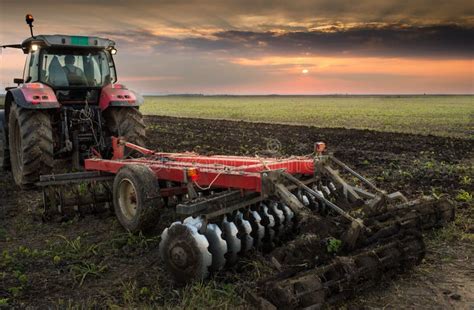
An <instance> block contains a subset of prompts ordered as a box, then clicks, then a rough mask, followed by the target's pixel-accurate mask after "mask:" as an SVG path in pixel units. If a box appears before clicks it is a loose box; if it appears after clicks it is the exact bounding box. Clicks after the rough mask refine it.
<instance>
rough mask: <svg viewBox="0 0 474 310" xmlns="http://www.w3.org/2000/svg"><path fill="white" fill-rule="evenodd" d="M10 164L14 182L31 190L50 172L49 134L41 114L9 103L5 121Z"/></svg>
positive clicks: (47, 119)
mask: <svg viewBox="0 0 474 310" xmlns="http://www.w3.org/2000/svg"><path fill="white" fill-rule="evenodd" d="M8 123H9V124H8V132H9V146H10V161H11V169H12V174H13V178H14V180H15V183H16V184H17V185H19V186H21V187H22V188H27V187H31V186H32V185H33V184H34V183H35V182H37V181H38V180H39V176H40V175H42V174H50V173H51V171H52V169H53V147H54V146H53V131H52V127H51V118H50V116H49V114H48V113H47V112H45V111H39V110H28V109H24V108H21V107H19V106H17V105H16V104H14V103H13V104H12V106H11V109H10V115H9V121H8Z"/></svg>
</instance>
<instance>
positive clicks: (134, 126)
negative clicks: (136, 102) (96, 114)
mask: <svg viewBox="0 0 474 310" xmlns="http://www.w3.org/2000/svg"><path fill="white" fill-rule="evenodd" d="M104 117H105V122H106V125H107V128H108V129H109V131H110V133H111V134H112V135H113V136H117V137H124V138H125V139H126V140H127V142H131V143H133V144H137V145H140V146H145V140H146V132H145V127H146V126H145V123H144V121H143V115H142V114H141V113H140V111H139V110H138V109H136V108H132V107H130V108H122V107H109V108H108V109H107V110H105V111H104Z"/></svg>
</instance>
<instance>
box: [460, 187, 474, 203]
mask: <svg viewBox="0 0 474 310" xmlns="http://www.w3.org/2000/svg"><path fill="white" fill-rule="evenodd" d="M472 197H473V195H472V193H469V192H467V191H465V190H463V189H461V190H460V191H459V193H458V194H457V195H456V200H458V201H461V202H467V203H469V202H471V201H472Z"/></svg>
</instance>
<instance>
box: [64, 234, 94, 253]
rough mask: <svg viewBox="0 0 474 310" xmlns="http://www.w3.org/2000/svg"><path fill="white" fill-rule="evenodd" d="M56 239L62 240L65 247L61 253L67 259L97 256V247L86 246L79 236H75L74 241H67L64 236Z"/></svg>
mask: <svg viewBox="0 0 474 310" xmlns="http://www.w3.org/2000/svg"><path fill="white" fill-rule="evenodd" d="M57 237H59V238H61V239H62V240H64V242H65V244H66V246H65V247H64V248H63V250H62V252H63V253H64V254H65V255H66V256H68V257H85V256H90V255H97V253H98V245H97V244H92V245H86V244H84V243H83V242H82V239H81V236H77V237H76V238H75V239H71V240H70V239H68V238H67V237H65V236H62V235H57Z"/></svg>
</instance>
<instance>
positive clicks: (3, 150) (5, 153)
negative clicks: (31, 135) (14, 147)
mask: <svg viewBox="0 0 474 310" xmlns="http://www.w3.org/2000/svg"><path fill="white" fill-rule="evenodd" d="M5 126H6V122H5V111H0V171H9V170H10V151H9V149H8V137H7V129H6V128H5Z"/></svg>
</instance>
